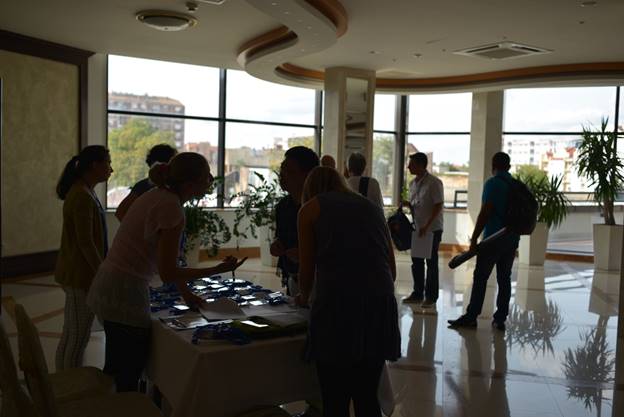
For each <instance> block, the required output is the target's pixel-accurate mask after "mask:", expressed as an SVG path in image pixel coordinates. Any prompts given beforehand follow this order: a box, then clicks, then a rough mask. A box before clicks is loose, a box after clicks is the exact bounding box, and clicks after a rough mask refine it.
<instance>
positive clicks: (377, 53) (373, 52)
mask: <svg viewBox="0 0 624 417" xmlns="http://www.w3.org/2000/svg"><path fill="white" fill-rule="evenodd" d="M368 53H369V54H371V55H379V54H380V53H381V52H379V51H368Z"/></svg>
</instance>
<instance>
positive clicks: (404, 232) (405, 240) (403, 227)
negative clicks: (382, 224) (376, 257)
mask: <svg viewBox="0 0 624 417" xmlns="http://www.w3.org/2000/svg"><path fill="white" fill-rule="evenodd" d="M388 228H389V229H390V237H391V238H392V241H393V242H394V246H395V247H396V248H397V250H408V249H410V248H411V247H412V232H413V231H414V227H413V226H412V223H411V222H410V221H409V219H408V218H407V216H406V215H405V213H403V210H401V208H399V209H398V210H397V212H396V213H394V214H393V215H392V216H390V217H389V218H388Z"/></svg>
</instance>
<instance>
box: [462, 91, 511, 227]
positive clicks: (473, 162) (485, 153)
mask: <svg viewBox="0 0 624 417" xmlns="http://www.w3.org/2000/svg"><path fill="white" fill-rule="evenodd" d="M503 97H504V92H503V91H492V92H488V93H473V94H472V126H471V129H470V168H469V173H470V175H469V179H468V212H469V213H470V217H471V218H472V221H473V222H475V221H476V220H477V215H478V214H479V209H480V208H481V193H482V192H483V184H484V183H485V181H486V180H487V179H488V178H490V176H491V175H492V163H491V161H492V157H493V156H494V154H495V153H496V152H499V151H500V150H501V149H502V133H503Z"/></svg>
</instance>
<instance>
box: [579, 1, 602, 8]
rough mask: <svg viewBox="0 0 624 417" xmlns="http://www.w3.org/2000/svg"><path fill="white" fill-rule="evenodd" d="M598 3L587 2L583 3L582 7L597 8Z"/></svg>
mask: <svg viewBox="0 0 624 417" xmlns="http://www.w3.org/2000/svg"><path fill="white" fill-rule="evenodd" d="M597 4H598V2H597V1H596V0H585V1H582V2H581V7H592V6H596V5H597Z"/></svg>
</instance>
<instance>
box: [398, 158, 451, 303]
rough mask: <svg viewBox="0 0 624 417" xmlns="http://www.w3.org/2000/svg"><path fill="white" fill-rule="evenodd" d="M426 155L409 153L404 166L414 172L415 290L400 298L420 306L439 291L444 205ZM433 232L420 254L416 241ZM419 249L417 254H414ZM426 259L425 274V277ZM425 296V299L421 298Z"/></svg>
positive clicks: (419, 242)
mask: <svg viewBox="0 0 624 417" xmlns="http://www.w3.org/2000/svg"><path fill="white" fill-rule="evenodd" d="M427 164H428V160H427V155H425V154H424V153H422V152H418V153H415V154H412V155H410V156H409V164H408V166H407V168H408V169H409V172H410V173H411V174H412V175H415V176H416V178H414V179H413V180H412V181H411V182H410V186H409V199H410V200H409V201H406V202H404V204H406V205H409V206H410V208H411V210H412V215H413V217H414V227H415V230H414V232H413V234H412V277H413V278H414V291H413V292H412V294H411V295H410V296H409V297H407V298H405V299H403V302H404V303H414V304H416V303H422V307H424V308H429V307H433V306H435V304H436V301H437V300H438V292H439V268H438V249H439V248H440V241H441V240H442V228H443V217H442V209H443V207H444V185H443V184H442V181H441V180H440V179H439V178H437V177H435V176H433V175H431V174H430V173H429V172H428V171H427ZM429 233H432V234H433V236H432V237H433V243H432V246H431V255H430V256H428V257H423V256H422V247H421V248H417V247H416V246H417V245H423V244H426V243H424V242H426V241H427V239H419V238H426V237H427V234H429ZM417 253H418V254H417ZM425 259H426V263H427V274H426V281H425ZM423 300H424V301H423Z"/></svg>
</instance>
